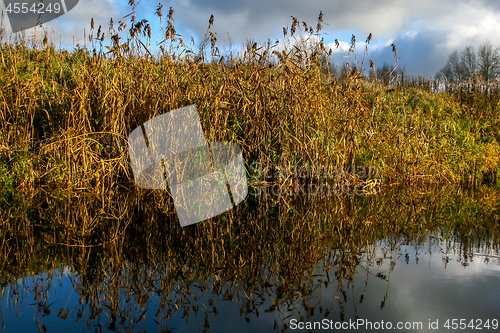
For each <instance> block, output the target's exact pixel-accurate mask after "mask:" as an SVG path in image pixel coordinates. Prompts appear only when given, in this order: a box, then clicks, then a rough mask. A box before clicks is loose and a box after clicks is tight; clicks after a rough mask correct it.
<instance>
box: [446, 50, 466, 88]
mask: <svg viewBox="0 0 500 333" xmlns="http://www.w3.org/2000/svg"><path fill="white" fill-rule="evenodd" d="M460 58H461V57H460V55H459V54H458V51H453V52H452V53H451V54H450V56H449V57H448V61H447V62H446V65H445V66H444V68H443V69H441V73H442V74H443V75H444V76H445V77H446V80H447V81H451V82H455V81H461V80H464V79H465V78H466V76H465V70H464V67H463V63H462V60H461V59H460Z"/></svg>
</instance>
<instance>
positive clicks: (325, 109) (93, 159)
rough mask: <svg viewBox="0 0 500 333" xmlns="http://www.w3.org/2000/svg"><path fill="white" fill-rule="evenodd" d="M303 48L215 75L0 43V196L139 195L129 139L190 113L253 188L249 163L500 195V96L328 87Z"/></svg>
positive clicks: (211, 67) (332, 78) (325, 71)
mask: <svg viewBox="0 0 500 333" xmlns="http://www.w3.org/2000/svg"><path fill="white" fill-rule="evenodd" d="M311 36H313V33H312V31H311V32H310V33H309V36H308V34H307V33H304V34H301V37H300V38H299V39H298V41H296V42H295V46H292V45H291V44H287V43H289V41H290V40H289V39H288V38H289V37H285V36H284V38H283V40H282V41H280V43H281V44H279V43H278V44H276V45H275V46H272V45H262V47H260V46H261V45H258V44H257V43H255V44H253V45H250V44H249V45H247V48H246V50H245V52H244V54H242V55H241V56H240V57H238V58H233V59H228V58H225V59H223V58H222V56H221V55H220V52H219V51H218V48H217V44H214V45H213V46H212V49H211V52H212V58H211V62H209V61H208V60H205V59H203V58H201V57H200V56H199V55H196V54H189V53H187V54H179V53H176V52H175V51H174V50H175V48H172V47H171V48H170V49H168V48H163V49H162V52H161V53H160V54H158V55H156V56H155V57H153V56H152V55H151V53H150V52H149V51H148V50H147V49H146V48H145V47H144V43H143V44H142V45H141V44H140V43H139V41H140V38H141V37H140V35H139V34H136V35H134V36H129V38H128V39H124V38H123V39H118V42H116V40H114V45H111V46H110V47H109V48H108V49H109V50H110V51H109V52H108V53H105V52H104V51H102V44H101V51H96V50H97V49H98V48H97V47H94V49H93V50H91V51H90V50H86V49H82V48H76V49H75V50H74V51H73V52H68V51H57V50H55V48H53V47H51V46H50V45H43V44H42V45H38V46H37V47H33V46H29V47H28V46H27V45H22V44H19V45H8V44H4V45H2V46H1V47H0V58H1V59H2V61H1V62H0V86H1V87H2V90H1V102H0V119H1V120H2V121H1V123H0V132H1V134H0V184H1V186H2V188H4V189H5V188H6V189H32V188H36V187H44V188H62V189H66V190H70V191H73V190H85V191H90V192H98V193H104V192H106V191H109V190H110V189H111V188H114V187H123V186H125V187H131V186H134V183H133V175H132V172H131V167H130V159H129V154H128V144H127V138H128V135H129V134H130V132H131V131H132V130H133V129H135V128H136V127H137V126H140V125H141V124H143V123H144V122H145V121H147V120H149V119H151V118H153V117H155V116H158V115H160V114H163V113H166V112H169V111H171V110H174V109H177V108H180V107H183V106H187V105H191V104H194V105H196V107H197V110H198V112H199V116H200V120H201V123H202V127H203V129H204V132H205V135H206V138H207V140H208V141H231V142H234V143H236V144H238V145H239V146H240V147H241V148H242V151H243V157H244V160H245V162H246V164H247V171H248V176H249V179H250V182H259V181H264V180H263V179H259V178H258V177H257V176H256V174H255V173H252V172H251V170H250V169H251V167H250V166H251V165H256V164H257V165H261V166H265V168H267V169H268V170H297V168H299V169H300V168H301V167H304V166H307V167H309V166H316V167H320V168H326V169H330V170H331V169H335V168H337V169H341V170H349V168H351V172H349V173H347V174H345V175H346V177H348V179H350V181H351V182H354V183H356V182H358V183H363V182H366V181H367V180H368V179H367V177H365V176H363V175H358V174H357V172H352V171H356V170H357V169H353V168H352V166H353V165H355V166H358V167H361V168H364V169H369V168H372V169H376V170H377V174H376V175H374V176H373V177H371V178H372V180H373V178H374V177H376V179H377V181H380V183H381V184H382V186H384V185H385V186H386V185H390V184H413V183H424V184H425V183H456V184H458V183H460V184H466V185H476V184H480V183H488V184H496V185H498V184H500V180H499V175H500V107H499V94H498V92H497V91H495V92H491V93H488V92H485V91H479V89H478V90H470V91H468V92H466V93H464V91H463V90H462V91H460V92H458V91H457V92H454V93H450V92H438V93H437V92H432V91H431V90H432V89H429V88H428V87H427V86H426V85H424V84H420V85H419V84H411V82H409V81H410V80H407V82H406V83H404V82H403V81H402V80H401V77H395V78H394V80H393V83H394V85H393V86H391V87H388V86H387V85H385V84H383V83H381V82H378V81H376V80H375V79H374V78H373V77H372V78H371V79H368V78H367V77H364V76H363V75H361V73H359V72H358V71H357V70H356V69H350V68H349V66H347V64H346V65H345V66H346V67H345V68H347V69H348V70H344V72H343V74H342V75H333V74H334V73H331V72H330V71H329V67H328V66H326V64H328V59H329V58H328V57H329V53H328V52H327V51H326V50H325V47H324V45H323V44H322V42H321V41H318V42H317V43H310V42H307V43H306V42H305V40H306V38H307V37H311ZM143 37H144V36H143ZM173 38H175V36H174V37H172V39H171V40H170V45H171V46H172V45H173V43H174V42H175V41H174V39H173ZM176 43H179V42H178V41H177V42H176ZM87 51H90V52H87ZM217 54H219V55H218V56H217ZM203 61H205V62H203ZM426 87H427V88H426ZM320 177H321V175H320ZM283 179H285V180H286V179H291V178H290V177H287V176H286V175H285V176H284V177H283ZM346 179H347V178H346ZM344 180H345V179H344Z"/></svg>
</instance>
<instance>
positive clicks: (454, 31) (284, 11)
mask: <svg viewBox="0 0 500 333" xmlns="http://www.w3.org/2000/svg"><path fill="white" fill-rule="evenodd" d="M0 1H1V0H0ZM136 2H137V3H138V4H137V7H136V17H137V18H138V19H147V20H148V22H149V23H150V25H151V28H152V33H153V41H156V40H161V36H160V31H161V30H160V23H159V19H158V17H157V16H155V15H154V13H155V11H156V8H157V7H158V4H159V3H162V4H163V6H164V7H163V15H164V18H163V20H164V21H163V25H165V23H166V16H167V14H168V10H169V8H170V7H172V8H173V10H174V25H175V29H176V32H177V33H178V34H179V35H181V36H182V38H183V39H184V40H185V41H186V42H187V43H188V44H189V41H190V40H191V37H193V39H194V40H195V47H194V48H195V49H197V46H198V43H199V41H200V39H201V38H202V37H203V35H204V34H205V32H206V30H207V27H208V20H209V18H210V16H211V15H212V14H213V15H214V25H213V27H212V31H213V32H215V33H216V36H217V39H218V43H219V46H220V48H221V49H224V48H227V47H228V44H227V41H228V36H229V37H230V38H231V39H232V40H233V43H235V44H239V45H242V44H244V43H245V41H247V40H249V39H251V40H254V41H256V42H259V43H265V42H266V41H267V40H268V39H270V40H271V41H273V42H274V41H275V40H276V39H280V38H282V37H283V27H289V26H290V25H291V22H292V19H291V16H292V15H293V16H295V17H297V19H298V20H299V22H306V23H307V24H308V25H311V26H313V27H315V26H316V24H317V20H318V15H319V13H320V11H322V12H323V21H324V23H323V33H324V34H323V35H322V36H321V37H322V38H324V41H325V44H326V45H327V46H328V47H329V48H332V51H333V52H334V61H335V62H336V63H337V64H339V63H341V62H342V60H341V57H340V51H339V49H337V48H336V47H335V44H334V41H335V39H338V40H339V42H340V45H341V47H343V49H344V51H346V50H347V49H348V48H349V43H350V40H351V36H352V35H355V36H356V40H357V44H356V45H357V54H358V61H360V59H362V58H363V54H364V50H365V44H364V43H363V42H364V41H365V40H366V38H367V36H368V35H369V34H370V33H371V34H372V35H373V39H372V40H371V42H370V44H369V46H368V55H367V57H366V60H365V63H367V62H368V59H373V61H374V63H375V66H376V67H381V66H382V65H383V64H384V63H387V64H388V65H389V66H393V65H394V64H395V59H394V53H393V52H392V47H391V44H395V45H396V47H397V50H398V55H399V58H400V59H399V67H400V68H401V69H404V70H405V71H406V73H407V74H409V75H422V76H426V77H431V76H434V75H435V74H436V72H438V71H439V70H440V69H441V68H443V67H444V65H445V64H446V61H447V59H448V56H449V55H450V53H451V52H453V51H454V50H458V51H459V52H460V51H462V50H463V49H464V48H465V47H466V46H474V47H476V48H477V47H478V46H479V45H481V44H483V43H485V42H490V43H491V44H492V45H493V46H494V47H495V48H496V47H498V46H500V29H499V27H500V1H498V0H440V1H435V0H412V1H409V0H351V1H344V0H309V1H299V0H252V1H251V0H240V1H228V0H216V1H202V0H171V1H163V0H162V1H160V0H155V1H152V0H142V1H140V2H139V1H138V0H136ZM130 12H131V7H130V6H129V5H128V0H122V1H117V0H80V1H79V3H78V4H77V6H76V7H74V9H73V10H71V11H70V12H68V13H67V14H65V15H63V16H61V17H59V18H58V19H57V20H53V21H50V22H48V23H46V24H45V25H44V28H46V29H48V31H49V32H50V33H52V34H53V35H54V36H56V38H57V40H58V43H59V45H62V46H63V47H64V48H69V49H71V48H72V47H74V45H76V43H81V44H83V36H84V31H85V33H86V34H88V32H89V29H90V21H91V19H92V18H93V19H94V22H95V26H96V29H97V27H98V26H99V25H102V26H103V30H104V31H105V32H107V29H108V27H109V21H110V18H113V21H114V22H115V28H116V27H117V22H118V21H119V20H120V19H121V18H123V17H124V16H125V15H127V14H129V13H130ZM129 19H130V17H128V18H127V19H126V22H127V23H129ZM37 29H38V30H37ZM34 31H40V29H39V28H33V29H29V30H27V31H26V33H27V34H28V35H29V34H32V33H33V32H34ZM108 38H109V34H108ZM108 40H109V39H108ZM153 44H155V42H153Z"/></svg>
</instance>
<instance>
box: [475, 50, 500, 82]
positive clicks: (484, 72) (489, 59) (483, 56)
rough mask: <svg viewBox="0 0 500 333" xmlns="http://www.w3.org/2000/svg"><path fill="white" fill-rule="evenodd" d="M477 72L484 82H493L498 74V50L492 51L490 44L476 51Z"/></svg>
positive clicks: (499, 70)
mask: <svg viewBox="0 0 500 333" xmlns="http://www.w3.org/2000/svg"><path fill="white" fill-rule="evenodd" d="M478 72H479V74H480V75H481V76H482V77H483V78H484V79H485V80H486V81H493V80H495V79H496V78H497V77H498V75H499V74H500V73H499V72H500V57H499V50H498V48H496V49H493V46H492V45H491V44H490V42H486V43H484V44H483V45H481V46H480V47H479V49H478Z"/></svg>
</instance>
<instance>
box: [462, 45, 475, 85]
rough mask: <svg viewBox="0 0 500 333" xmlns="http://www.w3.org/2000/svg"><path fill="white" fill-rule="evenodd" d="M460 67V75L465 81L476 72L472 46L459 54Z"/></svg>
mask: <svg viewBox="0 0 500 333" xmlns="http://www.w3.org/2000/svg"><path fill="white" fill-rule="evenodd" d="M460 65H461V67H462V75H463V76H464V78H465V79H467V78H470V77H471V76H472V75H473V74H475V73H476V72H477V58H476V51H475V50H474V47H473V46H467V47H466V48H465V49H464V50H463V51H462V52H461V54H460Z"/></svg>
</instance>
